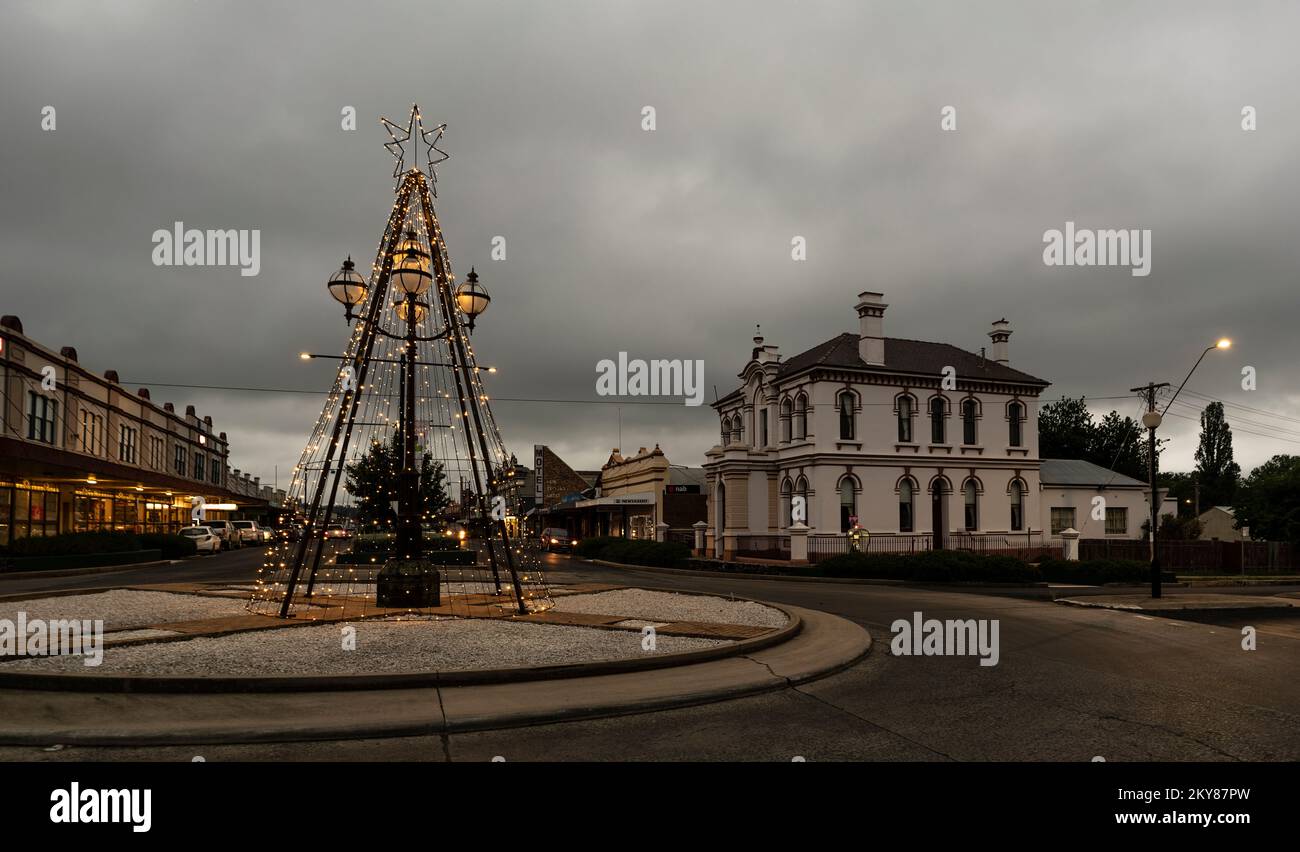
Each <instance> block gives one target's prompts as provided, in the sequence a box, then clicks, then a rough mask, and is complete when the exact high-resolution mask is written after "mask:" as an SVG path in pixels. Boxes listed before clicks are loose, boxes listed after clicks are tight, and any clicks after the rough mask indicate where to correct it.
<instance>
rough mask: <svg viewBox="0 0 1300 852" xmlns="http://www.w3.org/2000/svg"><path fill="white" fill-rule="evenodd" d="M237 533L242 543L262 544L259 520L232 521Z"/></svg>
mask: <svg viewBox="0 0 1300 852" xmlns="http://www.w3.org/2000/svg"><path fill="white" fill-rule="evenodd" d="M230 523H231V524H232V525H233V526H234V528H235V532H236V534H238V535H239V541H240V543H241V544H261V543H262V542H263V541H264V539H263V538H262V528H261V527H260V526H258V525H257V521H231V522H230Z"/></svg>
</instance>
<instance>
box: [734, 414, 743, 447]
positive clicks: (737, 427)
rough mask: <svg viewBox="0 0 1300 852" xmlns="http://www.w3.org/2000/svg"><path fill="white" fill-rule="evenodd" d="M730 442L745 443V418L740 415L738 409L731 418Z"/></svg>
mask: <svg viewBox="0 0 1300 852" xmlns="http://www.w3.org/2000/svg"><path fill="white" fill-rule="evenodd" d="M731 443H733V444H743V443H745V418H744V417H742V416H741V414H740V412H739V411H737V412H736V416H735V417H733V418H731Z"/></svg>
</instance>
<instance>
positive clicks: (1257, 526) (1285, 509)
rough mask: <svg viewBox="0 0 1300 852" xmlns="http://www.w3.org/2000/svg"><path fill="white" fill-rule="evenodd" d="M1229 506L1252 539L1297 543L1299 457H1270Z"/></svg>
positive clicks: (1299, 535) (1299, 527)
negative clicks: (1247, 529) (1248, 531)
mask: <svg viewBox="0 0 1300 852" xmlns="http://www.w3.org/2000/svg"><path fill="white" fill-rule="evenodd" d="M1232 506H1233V510H1234V511H1235V513H1236V516H1237V525H1238V526H1239V527H1248V528H1249V529H1250V535H1251V537H1252V538H1256V539H1267V540H1269V541H1300V456H1288V455H1277V456H1273V458H1271V459H1269V460H1268V461H1266V462H1264V463H1263V464H1262V465H1260V466H1259V467H1257V468H1255V469H1254V470H1252V471H1251V472H1250V476H1247V477H1246V478H1245V480H1243V481H1242V483H1241V487H1240V488H1239V489H1238V490H1237V496H1236V499H1235V500H1234V502H1233V504H1232Z"/></svg>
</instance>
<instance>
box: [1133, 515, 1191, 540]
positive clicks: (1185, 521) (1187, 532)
mask: <svg viewBox="0 0 1300 852" xmlns="http://www.w3.org/2000/svg"><path fill="white" fill-rule="evenodd" d="M1150 526H1151V522H1150V521H1148V522H1147V525H1146V527H1147V528H1150ZM1159 529H1160V537H1161V538H1163V539H1170V540H1172V541H1195V540H1196V539H1198V538H1200V537H1201V522H1200V521H1199V520H1198V519H1196V518H1193V517H1191V516H1185V515H1179V516H1178V517H1174V516H1173V515H1161V516H1160V527H1159Z"/></svg>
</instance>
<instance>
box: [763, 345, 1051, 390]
mask: <svg viewBox="0 0 1300 852" xmlns="http://www.w3.org/2000/svg"><path fill="white" fill-rule="evenodd" d="M809 367H848V368H851V369H859V370H884V371H888V372H900V373H921V374H925V375H929V376H937V375H940V374H941V373H942V372H943V369H944V367H952V368H953V369H955V370H956V371H957V376H958V378H963V379H987V380H990V381H1002V382H1017V383H1021V384H1039V385H1043V386H1044V387H1046V386H1047V385H1049V384H1051V383H1050V382H1047V381H1044V380H1043V379H1040V378H1037V377H1035V376H1031V375H1029V374H1028V373H1022V372H1021V371H1019V370H1013V369H1012V368H1011V367H1007V366H1005V365H1002V364H999V363H997V362H996V361H994V360H992V359H990V358H984V359H981V358H980V356H978V355H976V354H975V353H973V352H967V351H966V350H964V349H958V348H957V347H956V346H950V345H949V344H947V343H929V342H927V341H924V340H906V339H903V338H900V337H886V338H885V363H884V365H883V366H868V365H867V363H866V362H865V361H863V360H862V357H861V356H860V355H859V354H858V336H857V335H856V334H853V333H851V332H848V333H845V334H841V335H840V336H838V337H833V338H831V339H830V340H828V341H826V342H825V343H822V344H819V345H817V346H814V347H813V348H812V349H809V350H807V351H806V352H800V353H799V354H798V355H795V356H794V357H792V358H791V359H790V360H788V361H784V362H782V364H781V366H780V368H779V369H778V370H777V375H778V376H788V375H792V374H794V373H797V372H799V371H801V370H804V369H807V368H809Z"/></svg>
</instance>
